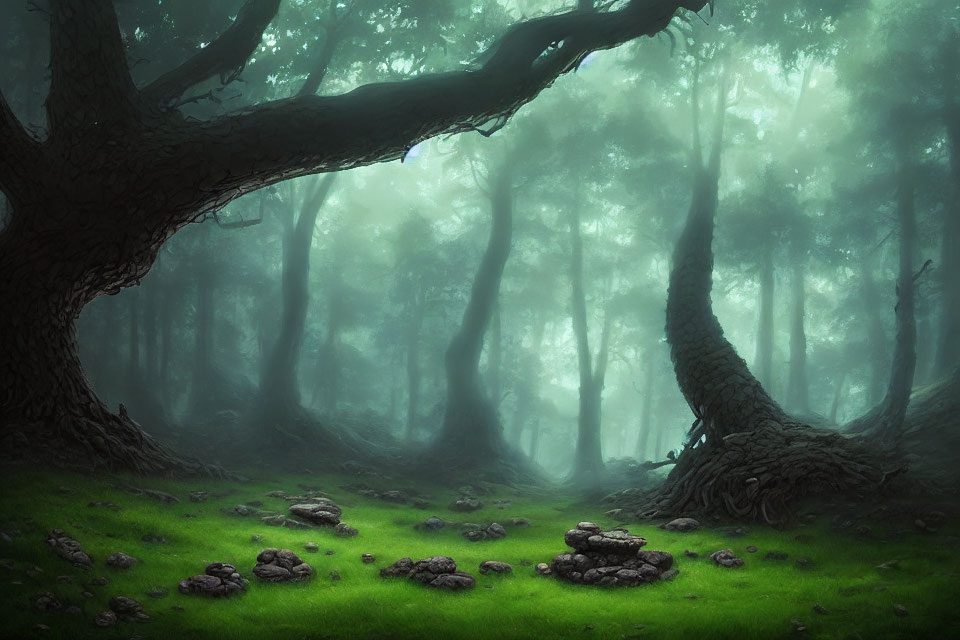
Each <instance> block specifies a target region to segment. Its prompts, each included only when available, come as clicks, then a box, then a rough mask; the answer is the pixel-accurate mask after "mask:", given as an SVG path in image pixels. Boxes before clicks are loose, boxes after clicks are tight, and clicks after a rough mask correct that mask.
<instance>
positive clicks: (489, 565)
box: [480, 560, 513, 575]
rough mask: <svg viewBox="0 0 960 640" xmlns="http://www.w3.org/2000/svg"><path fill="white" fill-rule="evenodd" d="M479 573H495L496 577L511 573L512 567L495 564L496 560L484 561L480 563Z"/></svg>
mask: <svg viewBox="0 0 960 640" xmlns="http://www.w3.org/2000/svg"><path fill="white" fill-rule="evenodd" d="M480 573H482V574H483V575H487V574H488V573H495V574H497V575H504V574H507V573H513V567H511V566H510V565H509V564H507V563H506V562H497V561H496V560H484V561H483V562H481V563H480Z"/></svg>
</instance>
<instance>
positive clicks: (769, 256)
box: [754, 237, 774, 388]
mask: <svg viewBox="0 0 960 640" xmlns="http://www.w3.org/2000/svg"><path fill="white" fill-rule="evenodd" d="M760 251H761V254H760V316H759V320H758V323H757V353H756V360H755V364H754V370H755V371H756V372H757V380H758V381H759V382H760V384H761V385H763V386H764V387H766V388H770V387H771V385H772V384H773V288H774V274H773V238H772V237H768V238H767V239H766V240H765V242H764V246H763V247H762V248H761V249H760Z"/></svg>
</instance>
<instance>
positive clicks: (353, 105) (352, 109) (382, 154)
mask: <svg viewBox="0 0 960 640" xmlns="http://www.w3.org/2000/svg"><path fill="white" fill-rule="evenodd" d="M705 4H706V2H705V1H704V0H632V2H630V3H629V4H627V5H626V6H625V7H624V8H623V9H620V10H617V11H610V12H585V11H572V12H569V13H565V14H559V15H553V16H547V17H544V18H538V19H535V20H530V21H527V22H523V23H520V24H518V25H516V26H514V27H513V28H512V29H511V30H510V31H509V32H508V33H507V34H506V35H504V36H503V37H502V38H501V39H500V41H499V43H498V44H497V45H496V46H495V48H494V50H493V53H492V55H490V56H489V57H488V59H487V60H486V62H485V63H484V64H483V65H482V66H481V67H480V68H479V69H476V70H467V71H457V72H451V73H445V74H437V75H430V76H422V77H418V78H413V79H409V80H405V81H401V82H386V83H378V84H371V85H366V86H363V87H359V88H357V89H355V90H354V91H351V92H350V93H347V94H344V95H340V96H335V97H318V96H298V97H295V98H290V99H286V100H280V101H275V102H270V103H266V104H262V105H259V106H257V107H254V108H251V109H248V110H244V111H241V112H238V113H234V114H230V115H227V116H224V117H221V118H218V119H216V120H213V121H210V122H206V123H195V124H191V125H189V126H190V127H191V129H190V130H189V131H188V132H187V133H188V134H189V135H191V136H193V137H194V139H195V140H196V141H197V142H198V143H199V144H200V146H201V147H202V149H203V151H202V153H203V154H204V158H203V160H204V166H206V167H208V172H207V177H206V181H205V184H203V185H202V186H203V187H204V188H206V189H209V190H211V191H213V192H217V193H223V194H225V197H226V198H233V197H236V196H238V195H241V194H243V193H246V192H248V191H251V190H253V189H256V188H259V187H261V186H264V185H266V184H271V183H274V182H277V181H279V180H281V179H286V178H290V177H294V176H298V175H306V174H311V173H319V172H325V171H336V170H341V169H348V168H352V167H357V166H362V165H367V164H373V163H376V162H384V161H388V160H396V159H400V158H402V157H403V156H404V154H405V153H406V151H407V150H408V149H409V148H410V147H412V146H413V145H415V144H417V143H419V142H421V141H423V140H426V139H428V138H431V137H433V136H437V135H440V134H443V133H456V132H460V131H466V130H472V129H475V128H476V127H479V126H480V125H482V124H484V123H486V122H489V121H491V120H497V119H499V120H504V119H506V118H509V117H510V116H511V115H512V114H513V113H515V112H516V111H517V109H519V108H520V107H521V106H523V105H524V104H526V103H527V102H530V101H531V100H533V99H534V98H535V97H536V96H537V95H538V94H539V93H540V91H542V90H543V89H545V88H546V87H548V86H549V85H550V84H551V83H552V82H553V81H554V80H555V79H556V78H557V77H558V76H560V75H562V74H564V73H567V72H569V71H571V70H573V69H574V68H575V66H576V65H577V64H578V63H579V61H580V60H582V59H583V57H584V56H586V55H587V54H588V53H589V52H591V51H595V50H598V49H609V48H613V47H616V46H618V45H620V44H623V43H624V42H628V41H630V40H633V39H635V38H638V37H640V36H644V35H648V36H652V35H655V34H656V33H658V32H659V31H661V30H662V29H664V28H665V27H666V26H667V25H668V24H669V22H670V20H671V19H672V18H673V16H674V14H675V13H676V11H677V10H678V9H680V8H686V9H691V10H698V9H701V8H703V6H704V5H705Z"/></svg>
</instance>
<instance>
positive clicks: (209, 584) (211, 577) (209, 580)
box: [177, 562, 247, 598]
mask: <svg viewBox="0 0 960 640" xmlns="http://www.w3.org/2000/svg"><path fill="white" fill-rule="evenodd" d="M177 588H178V589H179V590H180V593H195V594H199V595H202V596H207V597H209V598H222V597H225V596H230V595H233V594H235V593H241V592H242V591H245V590H246V588H247V581H246V580H244V579H243V578H241V577H240V574H239V573H237V568H236V567H235V566H233V565H232V564H227V563H226V562H214V563H211V564H208V565H207V568H206V569H204V572H203V573H201V574H197V575H195V576H193V577H192V578H186V579H185V580H181V581H180V585H179V586H178V587H177Z"/></svg>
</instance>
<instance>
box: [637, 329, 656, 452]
mask: <svg viewBox="0 0 960 640" xmlns="http://www.w3.org/2000/svg"><path fill="white" fill-rule="evenodd" d="M652 352H653V348H651V347H648V348H647V350H646V352H645V353H644V357H643V367H644V372H643V407H642V408H641V410H640V437H639V438H638V439H637V460H639V461H640V462H643V461H644V460H647V459H648V458H647V457H646V455H647V446H648V443H649V441H650V430H651V429H652V428H653V425H652V423H651V421H650V420H651V417H652V416H653V403H654V402H655V399H654V395H653V382H654V371H655V369H654V366H653V363H652V362H649V361H650V360H652V357H651V354H652ZM658 448H659V447H658ZM657 459H658V460H659V458H657Z"/></svg>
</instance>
